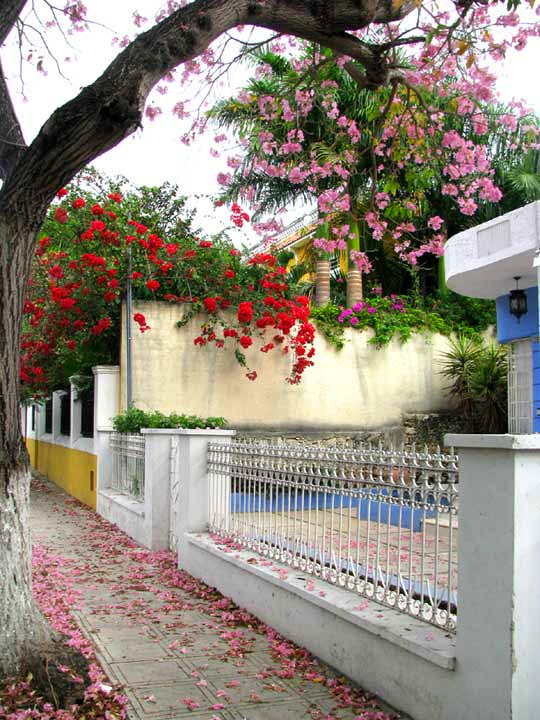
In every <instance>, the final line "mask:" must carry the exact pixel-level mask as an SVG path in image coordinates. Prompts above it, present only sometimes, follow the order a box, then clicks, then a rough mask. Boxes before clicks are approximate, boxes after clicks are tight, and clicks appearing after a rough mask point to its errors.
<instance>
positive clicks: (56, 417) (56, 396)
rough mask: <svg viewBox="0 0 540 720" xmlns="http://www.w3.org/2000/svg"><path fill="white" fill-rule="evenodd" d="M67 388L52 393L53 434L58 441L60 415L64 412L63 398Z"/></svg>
mask: <svg viewBox="0 0 540 720" xmlns="http://www.w3.org/2000/svg"><path fill="white" fill-rule="evenodd" d="M64 395H66V391H65V390H55V391H54V392H53V394H52V436H53V440H54V441H56V440H58V438H59V437H60V434H61V433H60V417H61V414H62V398H63V397H64Z"/></svg>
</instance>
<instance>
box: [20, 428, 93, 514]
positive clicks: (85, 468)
mask: <svg viewBox="0 0 540 720" xmlns="http://www.w3.org/2000/svg"><path fill="white" fill-rule="evenodd" d="M26 447H27V448H28V452H29V454H30V462H31V464H32V467H33V468H35V469H36V470H38V471H39V472H40V473H42V474H43V475H46V476H47V477H48V478H49V480H52V481H53V482H54V483H56V485H59V486H60V487H61V488H63V489H64V490H65V491H66V492H67V493H69V494H70V495H72V496H73V497H75V498H77V500H80V501H81V502H83V503H85V505H90V507H91V508H94V509H95V507H96V478H97V457H96V456H95V455H92V454H91V453H87V452H82V451H81V450H74V449H73V448H67V447H63V446H62V445H53V444H52V443H47V442H42V441H41V440H38V441H36V440H33V439H31V438H27V439H26Z"/></svg>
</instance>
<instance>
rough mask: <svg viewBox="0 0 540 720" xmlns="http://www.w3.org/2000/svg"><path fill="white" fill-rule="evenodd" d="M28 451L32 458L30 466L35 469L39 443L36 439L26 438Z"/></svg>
mask: <svg viewBox="0 0 540 720" xmlns="http://www.w3.org/2000/svg"><path fill="white" fill-rule="evenodd" d="M26 449H27V450H28V455H29V456H30V465H31V466H32V467H33V468H35V467H36V450H37V442H36V440H34V438H26Z"/></svg>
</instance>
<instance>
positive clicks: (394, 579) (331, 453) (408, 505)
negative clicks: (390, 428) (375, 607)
mask: <svg viewBox="0 0 540 720" xmlns="http://www.w3.org/2000/svg"><path fill="white" fill-rule="evenodd" d="M208 474H209V483H210V488H209V503H210V507H209V518H210V528H209V529H210V531H211V532H214V533H216V534H218V535H220V536H223V537H229V538H234V539H235V540H236V541H237V542H238V543H239V544H241V545H242V546H243V547H245V548H249V549H251V550H253V551H255V552H257V553H260V554H261V555H263V556H266V557H269V558H272V559H273V560H274V561H276V562H280V563H283V564H285V565H288V566H291V567H293V568H299V569H301V570H303V571H306V572H308V573H310V574H312V575H314V576H316V577H319V578H321V579H324V580H326V581H328V582H330V583H333V584H335V585H338V586H340V587H343V588H347V589H349V590H351V591H353V592H356V593H359V594H360V595H363V596H365V597H367V598H369V599H372V600H375V601H377V602H379V603H381V604H383V605H387V606H390V607H393V608H395V609H397V610H400V611H402V612H405V613H408V614H410V615H413V616H415V617H417V618H419V619H422V620H424V621H426V622H429V623H433V624H434V625H437V626H440V627H444V628H446V629H448V630H449V631H455V628H456V612H457V511H458V458H457V456H456V455H454V454H443V453H441V452H440V451H438V452H436V453H429V452H428V451H427V450H426V449H425V450H424V451H423V452H419V451H417V450H416V449H415V448H412V449H411V450H404V449H393V448H391V449H387V448H383V447H381V446H371V445H364V446H361V447H359V448H354V449H350V448H346V447H342V446H332V447H330V446H315V447H313V446H312V447H303V448H300V447H297V446H292V445H286V444H279V445H269V444H262V443H258V442H254V441H247V442H234V443H230V444H218V443H210V444H209V446H208Z"/></svg>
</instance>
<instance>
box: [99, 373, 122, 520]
mask: <svg viewBox="0 0 540 720" xmlns="http://www.w3.org/2000/svg"><path fill="white" fill-rule="evenodd" d="M92 372H93V373H94V452H95V454H96V455H97V481H96V488H97V497H96V503H97V504H96V509H97V512H98V513H99V514H100V515H101V514H102V510H103V509H102V507H101V503H100V490H105V489H106V488H107V487H109V484H110V474H111V451H110V448H109V435H110V433H111V432H112V419H113V417H114V416H115V415H118V409H119V381H120V368H119V367H118V366H115V365H113V366H107V365H98V366H96V367H93V368H92Z"/></svg>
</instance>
